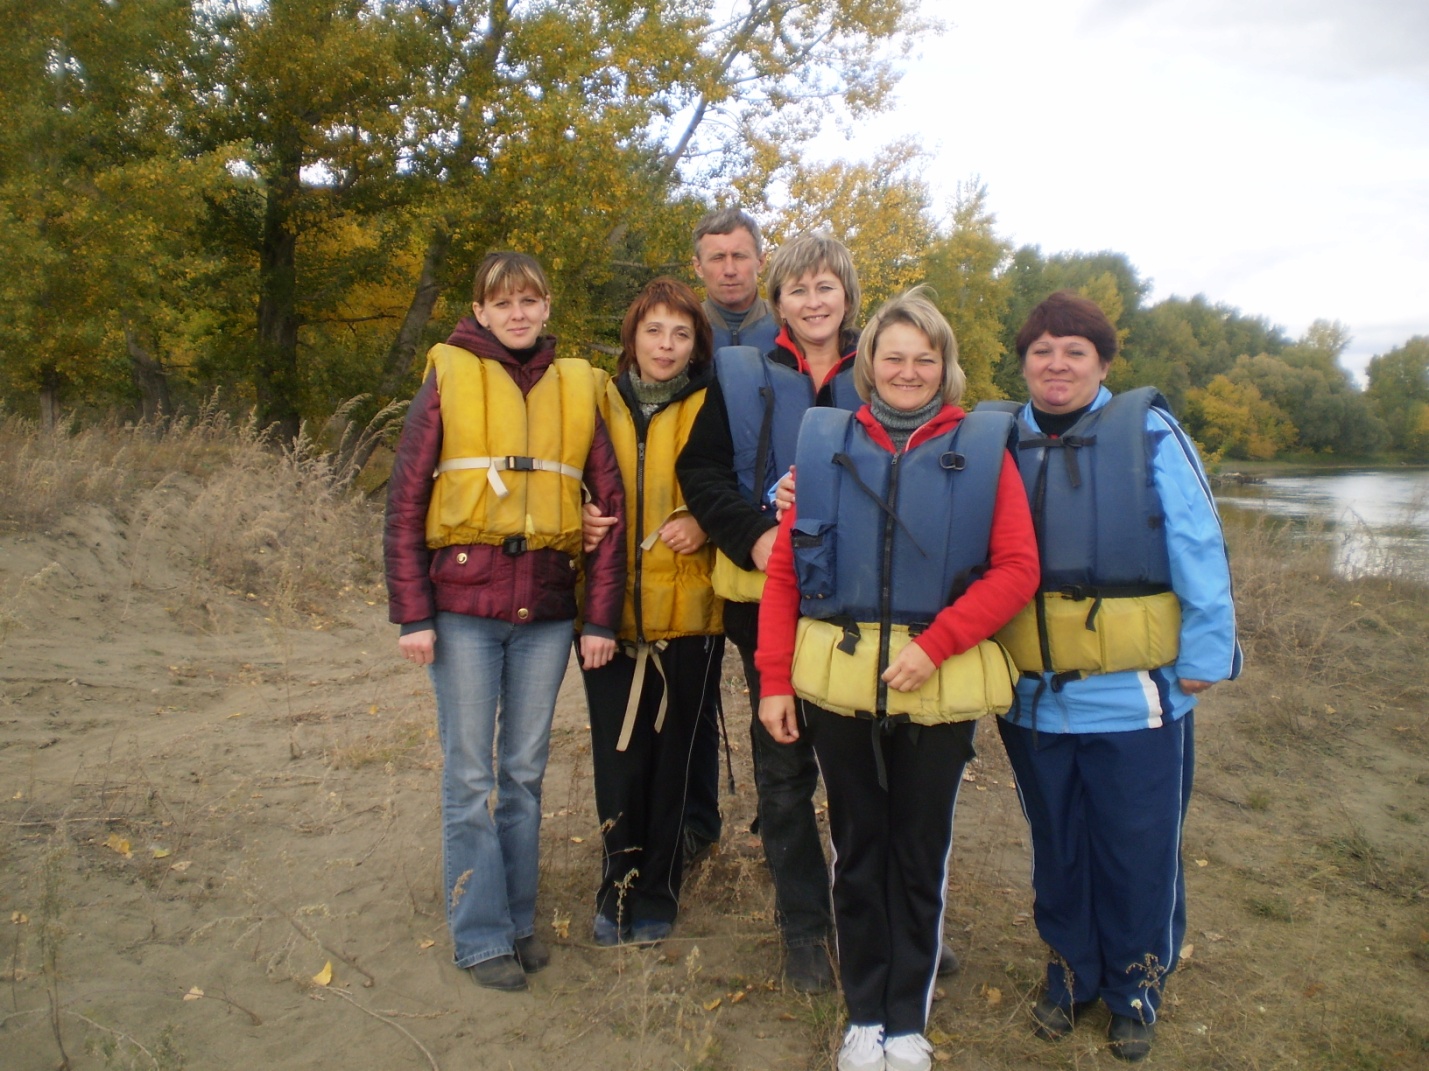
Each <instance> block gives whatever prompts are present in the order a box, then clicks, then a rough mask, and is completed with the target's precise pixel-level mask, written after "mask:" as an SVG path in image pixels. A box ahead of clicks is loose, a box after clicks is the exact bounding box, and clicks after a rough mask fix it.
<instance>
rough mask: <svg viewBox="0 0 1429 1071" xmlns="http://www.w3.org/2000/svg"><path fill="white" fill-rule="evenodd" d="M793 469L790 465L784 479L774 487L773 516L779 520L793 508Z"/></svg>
mask: <svg viewBox="0 0 1429 1071" xmlns="http://www.w3.org/2000/svg"><path fill="white" fill-rule="evenodd" d="M794 468H795V466H793V465H790V466H789V471H788V472H786V473H785V474H784V478H783V479H782V480H780V481H779V482H778V484H776V485H775V487H774V516H776V517H778V518H779V519H780V520H783V519H784V514H785V513H787V512H788V511H789V510H791V509H792V508H793V507H794Z"/></svg>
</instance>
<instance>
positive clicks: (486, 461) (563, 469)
mask: <svg viewBox="0 0 1429 1071" xmlns="http://www.w3.org/2000/svg"><path fill="white" fill-rule="evenodd" d="M457 469H485V470H486V482H487V483H489V484H490V485H491V489H492V490H493V491H495V492H496V496H497V497H498V498H505V497H506V496H507V495H508V494H510V493H511V491H510V489H509V488H508V487H507V486H506V484H505V482H504V481H503V480H502V479H501V476H500V475H499V474H500V472H501V471H502V470H503V469H506V470H512V471H516V472H532V471H536V472H555V473H559V474H560V475H562V476H569V477H570V478H571V479H573V480H580V479H581V477H582V476H584V475H585V474H584V473H582V472H581V470H580V469H578V468H576V467H575V466H573V465H566V464H563V463H561V462H559V461H547V460H546V459H545V458H541V457H521V456H519V455H512V454H508V455H507V456H506V457H449V458H447V459H446V460H445V461H443V462H442V463H441V464H440V465H438V466H437V470H436V471H435V472H433V473H432V477H433V479H435V478H436V477H438V476H440V475H441V474H442V473H444V472H454V471H456V470H457Z"/></svg>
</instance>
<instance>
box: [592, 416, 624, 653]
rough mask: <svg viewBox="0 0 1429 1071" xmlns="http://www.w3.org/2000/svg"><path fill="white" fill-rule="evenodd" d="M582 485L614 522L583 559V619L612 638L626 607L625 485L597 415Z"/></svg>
mask: <svg viewBox="0 0 1429 1071" xmlns="http://www.w3.org/2000/svg"><path fill="white" fill-rule="evenodd" d="M584 478H585V485H586V487H588V488H589V489H590V493H591V496H592V497H593V498H594V500H595V504H596V507H597V508H598V509H599V510H600V512H601V514H602V515H603V516H606V517H615V518H616V522H615V524H614V525H612V526H611V527H610V528H609V529H607V531H606V533H605V538H604V539H602V540H601V541H600V545H599V546H597V547H596V548H595V550H593V551H591V552H590V553H589V554H587V555H586V557H585V574H586V578H585V605H584V608H583V610H582V618H583V619H584V620H585V621H586V622H587V623H588V624H591V625H595V626H596V627H598V628H602V629H609V630H610V635H612V636H614V635H615V634H616V631H617V630H618V629H619V628H620V614H621V611H622V610H623V609H624V606H625V569H626V562H625V485H624V484H623V483H622V482H621V479H620V462H619V461H618V460H617V459H616V456H615V446H614V444H613V443H611V441H610V432H609V431H607V430H606V427H605V421H604V420H603V419H602V418H601V415H600V414H599V413H596V415H595V438H594V439H592V440H591V444H590V454H589V455H588V456H587V457H586V463H585V477H584Z"/></svg>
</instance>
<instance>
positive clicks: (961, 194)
mask: <svg viewBox="0 0 1429 1071" xmlns="http://www.w3.org/2000/svg"><path fill="white" fill-rule="evenodd" d="M987 199H988V198H987V187H986V186H984V185H983V184H982V183H981V182H980V181H978V180H977V179H973V180H971V181H969V182H965V183H959V184H958V189H957V194H956V198H955V200H954V202H953V213H952V229H951V230H950V231H949V232H948V234H947V235H945V236H943V237H941V238H939V239H938V240H937V241H935V242H934V243H933V244H932V246H931V248H929V250H928V255H927V258H926V260H925V261H924V268H923V277H924V279H926V280H927V282H928V283H929V285H930V286H932V288H933V290H934V293H935V295H936V300H937V303H938V308H940V309H941V310H942V312H943V315H945V316H946V317H947V318H948V322H949V323H950V324H952V327H953V334H954V335H956V336H957V340H958V360H959V363H961V364H962V366H963V371H964V372H965V373H966V374H967V380H968V383H967V391H966V393H965V395H964V398H963V401H964V404H965V405H966V406H969V407H970V406H973V405H976V404H977V403H978V402H980V401H982V400H984V399H986V398H1000V397H1005V396H1006V394H1005V392H1004V391H1002V390H999V388H998V387H997V385H996V384H995V383H994V382H993V374H994V371H995V370H996V369H997V368H998V367H999V366H1000V365H1001V364H1002V361H1003V357H1004V356H1005V355H1006V352H1007V349H1006V344H1005V343H1004V341H1003V337H1004V331H1003V321H1004V318H1005V317H1006V315H1007V308H1008V303H1009V300H1010V298H1011V291H1012V286H1011V279H1010V278H1009V276H1008V274H1007V272H1006V271H1005V270H1004V269H1005V268H1006V266H1007V264H1008V261H1009V259H1010V257H1011V253H1012V250H1011V247H1010V246H1009V245H1008V244H1007V243H1006V242H1005V241H1003V240H1002V239H1000V238H998V237H997V234H996V233H995V232H994V230H993V227H994V225H995V224H996V222H997V217H996V216H994V215H993V213H992V211H991V210H990V209H989V208H988V204H987ZM1013 364H1014V365H1016V358H1014V359H1013ZM1019 385H1020V379H1019Z"/></svg>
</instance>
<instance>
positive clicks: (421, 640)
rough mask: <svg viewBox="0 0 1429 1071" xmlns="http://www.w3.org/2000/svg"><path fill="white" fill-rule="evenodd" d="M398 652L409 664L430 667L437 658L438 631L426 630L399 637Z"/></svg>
mask: <svg viewBox="0 0 1429 1071" xmlns="http://www.w3.org/2000/svg"><path fill="white" fill-rule="evenodd" d="M397 650H398V651H400V652H401V653H402V657H403V658H405V659H406V660H407V661H408V662H415V663H416V664H417V665H419V666H430V665H431V664H432V659H434V658H436V656H437V630H436V629H432V628H424V629H422V631H420V632H409V633H407V635H405V636H398V637H397Z"/></svg>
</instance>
